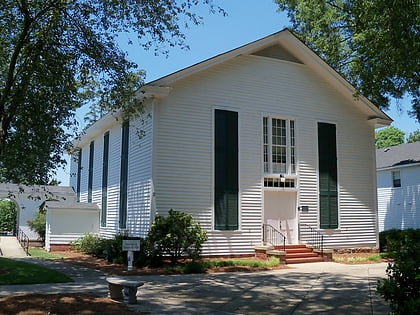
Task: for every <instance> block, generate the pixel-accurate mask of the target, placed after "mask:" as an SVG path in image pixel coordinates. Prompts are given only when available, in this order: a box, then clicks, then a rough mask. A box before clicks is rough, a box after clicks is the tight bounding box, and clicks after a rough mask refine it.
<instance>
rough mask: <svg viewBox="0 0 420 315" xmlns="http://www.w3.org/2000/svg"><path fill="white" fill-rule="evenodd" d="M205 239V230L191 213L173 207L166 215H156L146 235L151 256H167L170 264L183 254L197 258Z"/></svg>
mask: <svg viewBox="0 0 420 315" xmlns="http://www.w3.org/2000/svg"><path fill="white" fill-rule="evenodd" d="M206 240H207V235H206V231H204V230H202V229H201V227H200V225H199V224H198V223H197V222H194V221H193V218H192V215H190V214H185V213H182V212H180V211H176V210H173V209H171V210H169V215H168V216H160V215H159V216H157V217H156V219H155V221H154V222H153V224H152V226H151V228H150V230H149V233H148V235H147V242H148V244H149V249H150V254H151V256H152V258H158V259H163V257H165V256H169V258H170V260H171V263H172V264H175V263H176V262H177V261H178V259H179V258H181V257H183V256H187V257H188V258H190V259H193V260H195V259H197V258H198V257H199V256H200V254H201V249H202V246H203V243H204V242H205V241H206Z"/></svg>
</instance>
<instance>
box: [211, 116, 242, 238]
mask: <svg viewBox="0 0 420 315" xmlns="http://www.w3.org/2000/svg"><path fill="white" fill-rule="evenodd" d="M214 146H215V148H214V149H215V154H214V156H215V157H214V159H215V163H214V164H215V171H214V172H215V174H214V178H215V193H214V198H215V200H214V206H215V228H216V229H218V230H236V229H238V191H239V189H238V182H239V180H238V113H237V112H232V111H226V110H216V111H215V136H214Z"/></svg>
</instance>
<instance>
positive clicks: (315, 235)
mask: <svg viewBox="0 0 420 315" xmlns="http://www.w3.org/2000/svg"><path fill="white" fill-rule="evenodd" d="M300 225H301V226H303V227H305V228H306V229H308V230H309V241H308V243H309V245H311V246H312V247H313V248H316V249H318V250H319V251H320V252H321V256H322V255H323V253H324V235H323V234H321V233H319V232H318V231H317V230H316V229H314V228H313V227H311V226H310V225H308V224H306V223H300Z"/></svg>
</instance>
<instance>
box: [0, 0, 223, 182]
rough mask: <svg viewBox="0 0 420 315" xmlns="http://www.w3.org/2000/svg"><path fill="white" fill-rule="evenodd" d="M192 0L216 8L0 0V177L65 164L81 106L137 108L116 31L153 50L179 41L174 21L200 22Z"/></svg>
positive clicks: (162, 2) (25, 178) (136, 76)
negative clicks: (66, 147) (63, 153)
mask: <svg viewBox="0 0 420 315" xmlns="http://www.w3.org/2000/svg"><path fill="white" fill-rule="evenodd" d="M199 4H204V5H206V6H208V7H209V8H210V10H211V11H212V12H215V11H217V10H218V9H219V8H217V7H215V6H214V5H213V4H212V0H201V1H196V0H182V1H166V0H145V1H136V0H125V1H103V0H92V1H83V0H75V1H56V0H32V1H27V0H24V1H12V0H3V1H2V2H1V5H0V181H10V182H15V183H22V184H47V183H48V182H49V179H50V178H51V177H52V176H54V174H53V173H52V172H51V170H53V169H55V168H56V167H57V166H60V165H63V164H64V163H65V161H64V160H63V158H62V156H61V154H62V152H63V148H64V147H65V146H66V144H68V141H69V139H72V138H73V136H74V134H75V133H76V132H77V130H76V129H77V120H76V117H75V112H76V109H78V108H80V107H81V106H83V105H86V104H89V105H91V109H93V113H92V117H93V120H95V119H97V118H99V116H100V115H101V114H104V113H106V112H109V111H117V110H119V109H120V108H122V109H123V113H124V114H125V115H126V116H127V117H125V118H129V117H132V116H136V115H138V114H139V112H140V113H141V108H142V106H141V104H140V103H139V101H138V99H137V98H135V97H133V96H134V92H135V91H137V90H138V88H139V87H140V86H141V85H142V84H143V79H144V72H143V71H139V70H138V69H137V65H136V64H135V63H133V62H131V61H129V60H128V59H127V54H126V52H125V51H124V50H123V49H122V48H121V47H119V45H118V41H119V38H118V36H119V35H118V34H123V35H124V36H128V38H129V39H128V44H136V45H138V46H139V47H140V49H149V48H151V47H154V48H155V51H156V53H158V52H161V53H167V51H168V47H172V46H180V47H182V48H187V47H188V46H187V45H186V43H185V36H184V34H183V33H182V31H181V28H182V27H184V25H186V24H199V23H201V17H200V16H198V15H197V14H196V13H195V12H194V11H193V8H195V7H196V6H198V5H199ZM219 10H221V9H219ZM222 13H223V11H222ZM127 34H129V35H127ZM130 34H131V35H130ZM96 113H99V114H98V115H97V116H96V117H95V115H96Z"/></svg>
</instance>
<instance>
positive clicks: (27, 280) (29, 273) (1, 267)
mask: <svg viewBox="0 0 420 315" xmlns="http://www.w3.org/2000/svg"><path fill="white" fill-rule="evenodd" d="M72 281H73V280H72V279H71V278H69V277H68V276H67V275H65V274H64V273H62V272H59V271H57V270H53V269H49V268H45V267H42V266H39V265H35V264H31V263H26V262H22V261H16V260H13V259H8V258H0V285H10V284H35V283H58V282H72Z"/></svg>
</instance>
